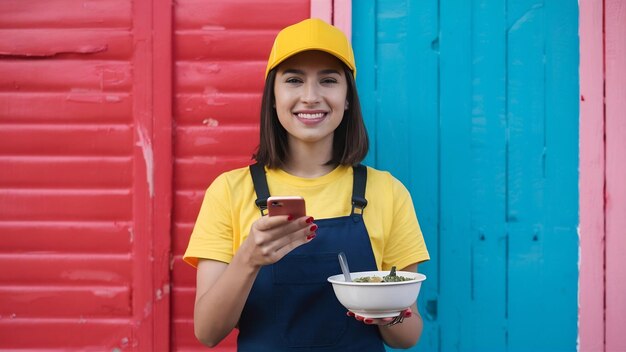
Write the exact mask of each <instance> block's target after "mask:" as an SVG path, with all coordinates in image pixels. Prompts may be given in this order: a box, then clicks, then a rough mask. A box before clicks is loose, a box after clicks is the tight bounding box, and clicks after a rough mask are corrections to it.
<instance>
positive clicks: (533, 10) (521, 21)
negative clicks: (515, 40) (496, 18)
mask: <svg viewBox="0 0 626 352" xmlns="http://www.w3.org/2000/svg"><path fill="white" fill-rule="evenodd" d="M540 8H543V4H535V5H533V6H532V7H531V8H530V9H529V10H528V11H526V12H524V14H523V15H522V16H520V18H518V19H517V20H516V21H515V22H514V23H513V24H512V25H511V27H509V30H508V32H509V33H511V32H514V31H516V30H518V29H520V27H522V25H523V24H524V23H526V22H528V21H529V20H530V19H531V18H533V16H534V15H535V13H536V12H537V9H540Z"/></svg>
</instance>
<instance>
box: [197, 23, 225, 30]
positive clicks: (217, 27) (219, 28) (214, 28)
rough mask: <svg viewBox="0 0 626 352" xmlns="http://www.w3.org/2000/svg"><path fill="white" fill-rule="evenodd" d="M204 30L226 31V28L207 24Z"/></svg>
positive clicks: (203, 27)
mask: <svg viewBox="0 0 626 352" xmlns="http://www.w3.org/2000/svg"><path fill="white" fill-rule="evenodd" d="M202 30H203V31H224V30H226V27H224V26H217V25H211V24H207V25H206V26H202Z"/></svg>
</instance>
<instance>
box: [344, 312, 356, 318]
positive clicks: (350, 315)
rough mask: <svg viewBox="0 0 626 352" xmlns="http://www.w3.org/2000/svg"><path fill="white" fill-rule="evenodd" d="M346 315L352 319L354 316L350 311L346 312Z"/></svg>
mask: <svg viewBox="0 0 626 352" xmlns="http://www.w3.org/2000/svg"><path fill="white" fill-rule="evenodd" d="M346 315H347V316H349V317H353V316H354V313H352V312H351V311H347V312H346Z"/></svg>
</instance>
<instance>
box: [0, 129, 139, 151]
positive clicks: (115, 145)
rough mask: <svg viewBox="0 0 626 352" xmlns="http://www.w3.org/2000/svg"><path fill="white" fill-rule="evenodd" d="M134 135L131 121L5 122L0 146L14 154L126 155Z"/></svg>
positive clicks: (0, 134) (0, 148)
mask: <svg viewBox="0 0 626 352" xmlns="http://www.w3.org/2000/svg"><path fill="white" fill-rule="evenodd" d="M132 138H133V135H132V128H130V126H128V125H117V124H116V125H74V126H72V125H62V124H58V125H57V124H50V125H43V124H41V125H3V126H2V128H0V150H2V154H3V155H12V156H16V155H20V156H42V155H46V156H61V155H63V156H87V155H92V156H127V155H129V154H130V150H131V145H132ZM68 141H71V143H68Z"/></svg>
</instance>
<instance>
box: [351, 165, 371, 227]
mask: <svg viewBox="0 0 626 352" xmlns="http://www.w3.org/2000/svg"><path fill="white" fill-rule="evenodd" d="M352 169H353V170H354V177H353V181H352V214H350V215H363V209H365V207H366V206H367V199H365V185H366V184H367V168H366V167H365V166H363V165H361V164H358V165H356V166H353V167H352ZM357 209H358V211H357Z"/></svg>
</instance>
